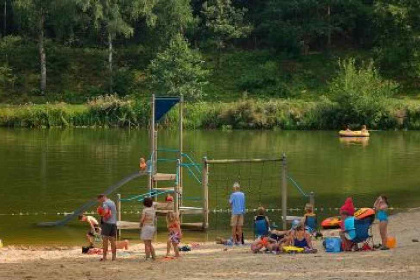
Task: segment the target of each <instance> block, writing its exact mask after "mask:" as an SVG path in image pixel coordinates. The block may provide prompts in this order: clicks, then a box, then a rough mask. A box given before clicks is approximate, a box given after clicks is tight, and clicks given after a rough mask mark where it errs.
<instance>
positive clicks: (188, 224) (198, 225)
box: [181, 223, 205, 230]
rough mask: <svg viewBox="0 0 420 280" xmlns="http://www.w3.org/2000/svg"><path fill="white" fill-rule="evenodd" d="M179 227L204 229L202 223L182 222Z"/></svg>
mask: <svg viewBox="0 0 420 280" xmlns="http://www.w3.org/2000/svg"><path fill="white" fill-rule="evenodd" d="M181 228H182V229H189V230H205V227H204V223H182V224H181Z"/></svg>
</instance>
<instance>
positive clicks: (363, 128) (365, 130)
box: [361, 125, 369, 133]
mask: <svg viewBox="0 0 420 280" xmlns="http://www.w3.org/2000/svg"><path fill="white" fill-rule="evenodd" d="M361 132H362V133H366V132H369V131H368V130H367V127H366V125H362V129H361Z"/></svg>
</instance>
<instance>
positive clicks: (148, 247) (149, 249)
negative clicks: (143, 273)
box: [144, 240, 156, 259]
mask: <svg viewBox="0 0 420 280" xmlns="http://www.w3.org/2000/svg"><path fill="white" fill-rule="evenodd" d="M144 250H145V252H146V259H148V258H150V256H151V257H152V259H155V258H156V255H155V248H153V245H152V240H144Z"/></svg>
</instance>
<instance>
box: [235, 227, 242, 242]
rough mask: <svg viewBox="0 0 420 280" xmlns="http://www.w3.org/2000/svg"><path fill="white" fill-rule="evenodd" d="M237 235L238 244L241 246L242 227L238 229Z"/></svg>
mask: <svg viewBox="0 0 420 280" xmlns="http://www.w3.org/2000/svg"><path fill="white" fill-rule="evenodd" d="M236 234H237V235H238V237H237V239H238V240H237V242H238V243H240V244H241V243H242V226H237V227H236Z"/></svg>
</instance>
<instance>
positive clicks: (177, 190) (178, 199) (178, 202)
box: [174, 159, 182, 218]
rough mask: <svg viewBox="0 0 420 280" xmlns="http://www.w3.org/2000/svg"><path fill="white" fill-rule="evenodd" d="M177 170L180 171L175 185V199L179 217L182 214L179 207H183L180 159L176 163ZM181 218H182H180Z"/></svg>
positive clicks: (175, 209)
mask: <svg viewBox="0 0 420 280" xmlns="http://www.w3.org/2000/svg"><path fill="white" fill-rule="evenodd" d="M176 168H177V169H178V171H177V173H178V180H177V182H176V184H175V197H174V211H175V213H177V214H178V215H179V214H180V212H179V207H180V206H181V205H182V202H181V201H182V200H181V198H182V190H181V188H180V177H179V172H180V170H181V161H180V160H179V159H178V160H177V161H176ZM180 218H181V217H180Z"/></svg>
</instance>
